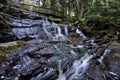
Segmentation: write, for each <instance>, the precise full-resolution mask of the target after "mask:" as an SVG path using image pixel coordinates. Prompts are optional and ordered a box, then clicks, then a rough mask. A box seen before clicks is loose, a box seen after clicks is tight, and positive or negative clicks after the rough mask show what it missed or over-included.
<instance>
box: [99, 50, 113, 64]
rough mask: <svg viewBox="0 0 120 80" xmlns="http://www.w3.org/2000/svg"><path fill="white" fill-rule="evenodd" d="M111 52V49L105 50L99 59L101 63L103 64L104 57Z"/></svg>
mask: <svg viewBox="0 0 120 80" xmlns="http://www.w3.org/2000/svg"><path fill="white" fill-rule="evenodd" d="M110 52H111V50H110V49H106V50H105V51H104V53H103V56H101V57H100V58H99V59H98V61H99V62H100V63H101V64H103V59H104V57H105V56H106V55H107V54H108V53H110Z"/></svg>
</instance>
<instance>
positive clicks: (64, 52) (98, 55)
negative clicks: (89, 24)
mask: <svg viewBox="0 0 120 80" xmlns="http://www.w3.org/2000/svg"><path fill="white" fill-rule="evenodd" d="M29 14H31V15H33V13H29ZM8 22H9V25H10V26H11V27H12V31H13V32H14V34H15V35H16V36H17V38H18V39H20V40H27V42H26V44H24V45H23V46H21V47H20V48H19V49H18V50H16V51H15V52H13V54H12V55H9V56H7V57H6V59H5V60H4V61H3V62H1V64H0V80H119V79H120V68H119V67H120V65H119V61H120V56H119V53H117V54H115V53H113V52H112V48H110V49H109V48H108V44H107V43H106V44H104V45H98V43H97V41H96V42H95V40H94V39H88V38H87V37H86V36H85V35H84V34H83V33H82V31H80V30H79V29H77V28H75V27H73V26H70V25H69V24H57V23H54V22H50V21H48V20H47V18H45V17H42V18H41V16H38V15H37V14H36V16H35V14H34V16H32V19H31V18H25V19H22V18H21V19H15V20H12V21H8ZM99 42H100V41H99ZM106 46H107V47H106ZM109 56H110V57H109ZM115 57H116V58H115ZM115 60H116V63H114V61H115ZM113 63H114V64H115V65H113ZM117 63H118V64H117ZM114 66H115V68H114ZM116 69H118V71H117V70H116Z"/></svg>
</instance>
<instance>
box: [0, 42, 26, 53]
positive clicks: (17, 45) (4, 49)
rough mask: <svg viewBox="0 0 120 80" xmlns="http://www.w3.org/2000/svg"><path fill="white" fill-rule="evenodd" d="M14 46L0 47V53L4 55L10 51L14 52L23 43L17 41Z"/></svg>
mask: <svg viewBox="0 0 120 80" xmlns="http://www.w3.org/2000/svg"><path fill="white" fill-rule="evenodd" d="M16 43H17V44H16V45H12V46H7V47H5V46H0V52H5V53H9V52H11V51H14V50H16V49H18V48H19V47H20V46H22V45H23V44H24V43H25V42H23V41H18V42H16Z"/></svg>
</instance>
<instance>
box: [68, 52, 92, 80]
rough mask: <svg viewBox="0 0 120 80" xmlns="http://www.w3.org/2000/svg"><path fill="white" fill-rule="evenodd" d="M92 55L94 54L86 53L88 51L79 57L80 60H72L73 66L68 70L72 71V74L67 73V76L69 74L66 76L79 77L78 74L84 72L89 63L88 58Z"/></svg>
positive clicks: (72, 78)
mask: <svg viewBox="0 0 120 80" xmlns="http://www.w3.org/2000/svg"><path fill="white" fill-rule="evenodd" d="M93 56H94V55H88V53H86V54H85V55H84V56H83V57H81V59H80V60H76V61H74V62H73V66H72V68H71V70H70V72H69V73H73V74H72V75H68V76H70V77H69V78H68V80H74V79H79V78H80V76H82V75H83V74H84V73H86V71H87V70H88V68H89V65H90V60H91V59H92V58H93ZM71 71H72V72H71ZM66 77H67V76H66Z"/></svg>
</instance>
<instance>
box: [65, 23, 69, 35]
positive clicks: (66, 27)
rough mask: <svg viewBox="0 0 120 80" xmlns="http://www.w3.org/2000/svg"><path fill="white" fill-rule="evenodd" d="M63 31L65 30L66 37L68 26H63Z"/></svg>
mask: <svg viewBox="0 0 120 80" xmlns="http://www.w3.org/2000/svg"><path fill="white" fill-rule="evenodd" d="M64 29H65V35H68V26H67V25H65V26H64Z"/></svg>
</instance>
